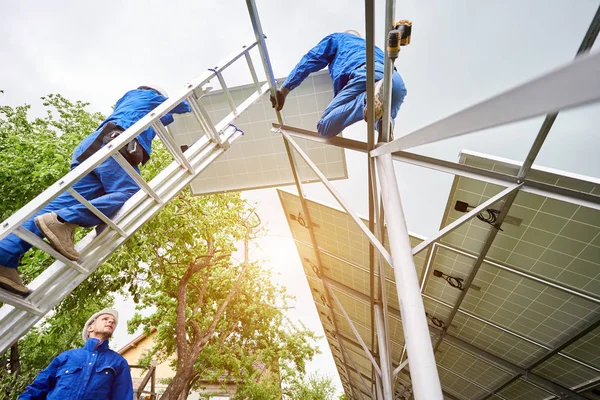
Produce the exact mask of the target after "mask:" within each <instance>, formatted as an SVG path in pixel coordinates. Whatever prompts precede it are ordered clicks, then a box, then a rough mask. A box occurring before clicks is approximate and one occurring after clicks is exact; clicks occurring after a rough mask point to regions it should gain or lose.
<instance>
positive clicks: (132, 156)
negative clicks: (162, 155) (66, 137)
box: [77, 122, 150, 167]
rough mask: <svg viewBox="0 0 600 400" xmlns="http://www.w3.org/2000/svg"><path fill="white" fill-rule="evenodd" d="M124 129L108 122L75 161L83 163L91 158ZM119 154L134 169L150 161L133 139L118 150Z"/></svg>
mask: <svg viewBox="0 0 600 400" xmlns="http://www.w3.org/2000/svg"><path fill="white" fill-rule="evenodd" d="M124 131H125V129H123V128H122V127H120V126H119V125H117V124H115V123H114V122H108V123H107V124H106V125H104V127H103V128H102V131H101V132H100V133H99V134H98V136H96V139H94V141H93V142H92V144H90V146H89V147H88V148H87V149H86V150H85V151H84V152H83V153H81V155H80V156H79V157H77V161H79V162H84V161H85V160H87V159H88V158H89V157H91V156H92V154H94V153H95V152H97V151H98V150H100V148H101V147H102V146H103V145H105V144H107V143H110V142H111V141H113V140H114V139H116V138H117V137H119V135H120V134H121V133H123V132H124ZM119 153H121V155H122V156H123V157H125V159H126V160H127V162H129V164H131V165H133V166H134V167H135V166H137V165H140V164H141V163H145V162H146V161H148V160H149V159H150V157H149V156H148V155H147V154H146V151H145V150H144V148H143V147H142V146H141V145H140V143H139V142H138V140H137V139H133V140H132V141H131V142H129V143H127V145H126V146H123V147H121V148H120V149H119Z"/></svg>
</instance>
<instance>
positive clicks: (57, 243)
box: [33, 217, 79, 261]
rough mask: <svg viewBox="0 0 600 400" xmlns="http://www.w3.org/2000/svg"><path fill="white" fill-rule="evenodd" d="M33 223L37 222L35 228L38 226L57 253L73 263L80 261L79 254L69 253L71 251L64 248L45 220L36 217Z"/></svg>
mask: <svg viewBox="0 0 600 400" xmlns="http://www.w3.org/2000/svg"><path fill="white" fill-rule="evenodd" d="M33 222H35V226H37V227H38V229H39V230H40V231H41V232H42V233H43V234H44V236H46V238H47V239H48V241H49V242H50V244H51V245H52V247H54V249H55V250H56V251H58V252H59V253H60V254H62V255H63V256H65V257H67V258H68V259H69V260H72V261H77V260H79V254H72V253H69V251H68V250H67V249H65V248H64V246H63V245H62V243H61V242H60V240H58V237H56V235H55V234H54V233H53V232H52V231H51V230H50V229H49V228H48V225H46V223H45V222H44V220H42V219H41V218H37V217H36V218H35V219H34V220H33Z"/></svg>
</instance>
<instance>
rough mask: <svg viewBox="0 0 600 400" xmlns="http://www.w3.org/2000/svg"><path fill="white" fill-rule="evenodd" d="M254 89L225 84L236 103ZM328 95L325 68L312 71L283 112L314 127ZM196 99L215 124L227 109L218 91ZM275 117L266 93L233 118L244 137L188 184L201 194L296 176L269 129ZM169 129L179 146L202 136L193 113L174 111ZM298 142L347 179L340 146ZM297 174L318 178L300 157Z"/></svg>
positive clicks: (330, 174)
mask: <svg viewBox="0 0 600 400" xmlns="http://www.w3.org/2000/svg"><path fill="white" fill-rule="evenodd" d="M255 90H256V87H255V86H253V85H245V86H239V87H234V88H229V92H230V94H231V96H232V98H233V100H234V103H235V104H236V106H239V105H240V104H241V103H242V102H243V101H244V100H245V99H246V98H248V97H249V96H250V95H251V94H252V93H254V91H255ZM332 98H333V90H332V83H331V78H330V77H329V74H328V73H327V71H322V72H319V73H316V74H312V75H311V76H309V77H308V78H307V79H306V80H304V82H303V83H302V84H301V85H300V86H299V87H298V88H296V89H295V90H293V91H292V92H290V94H289V95H288V97H287V99H286V104H285V107H284V109H283V116H284V118H285V120H286V122H287V123H290V124H294V126H297V127H301V128H306V129H311V130H314V129H315V127H316V125H317V121H318V120H319V118H320V115H321V113H322V111H323V110H324V109H325V107H326V106H327V105H328V103H329V101H331V99H332ZM200 103H201V104H202V105H203V106H204V108H205V109H206V110H207V112H208V114H209V116H210V118H211V121H212V122H213V123H215V124H216V123H217V122H219V121H221V120H222V119H223V118H224V117H225V116H226V115H228V114H229V113H230V112H231V110H230V107H229V103H228V102H227V98H226V96H225V94H224V93H223V91H221V90H218V91H214V92H209V93H208V94H206V95H204V96H202V97H201V99H200ZM276 121H277V118H276V115H275V112H274V110H273V109H272V108H271V103H270V101H269V95H268V93H265V94H264V95H263V96H262V97H261V98H260V99H259V100H258V101H257V102H256V103H255V104H254V105H252V106H251V107H250V108H249V109H248V110H247V111H245V112H244V113H242V114H241V115H240V116H239V117H238V118H237V119H236V121H235V122H234V124H235V126H236V127H238V128H239V129H241V130H242V131H243V132H244V135H243V136H242V137H241V138H239V139H238V140H237V141H236V143H235V144H234V145H233V146H231V148H230V149H228V150H227V151H226V152H225V153H224V154H223V155H222V156H221V157H220V158H219V159H217V160H216V161H215V162H214V163H212V164H211V165H210V166H209V167H207V168H206V171H204V172H203V173H202V174H201V175H200V176H199V177H198V178H197V179H195V180H194V181H193V182H192V183H191V185H190V186H191V188H192V192H193V193H194V194H196V195H201V194H207V193H215V192H223V191H239V190H248V189H257V188H265V187H274V186H282V185H290V184H293V183H294V178H293V176H292V170H291V168H290V165H289V160H288V155H287V152H286V150H285V146H284V143H283V139H282V138H281V137H280V135H279V134H276V133H273V132H271V128H272V126H271V123H272V122H276ZM169 130H170V132H171V133H172V135H173V137H174V138H175V141H176V142H177V144H178V145H180V146H181V145H191V144H192V143H194V142H195V141H196V140H197V139H198V138H200V137H201V136H202V135H204V134H205V133H204V131H203V129H202V128H201V127H200V124H199V123H198V121H197V120H196V118H195V117H194V115H193V114H183V115H175V122H174V123H173V124H171V125H170V126H169ZM297 141H298V143H299V145H300V146H301V147H302V148H303V150H304V151H306V153H307V154H308V155H309V156H310V157H311V159H312V160H313V161H314V162H315V163H316V164H317V165H318V166H319V168H320V169H321V171H322V172H323V173H324V174H325V176H326V177H327V178H328V179H330V180H336V179H345V178H347V177H348V173H347V168H346V159H345V156H344V150H343V149H340V148H337V147H332V146H325V145H323V144H319V143H315V142H309V141H306V140H304V139H298V140H297ZM297 159H299V157H297ZM298 174H299V178H300V179H301V180H302V181H308V182H312V181H316V180H317V179H318V178H316V175H314V172H313V171H312V170H311V169H310V168H309V167H308V166H307V165H305V163H304V161H303V160H301V159H299V160H298Z"/></svg>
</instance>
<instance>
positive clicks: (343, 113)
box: [317, 64, 406, 137]
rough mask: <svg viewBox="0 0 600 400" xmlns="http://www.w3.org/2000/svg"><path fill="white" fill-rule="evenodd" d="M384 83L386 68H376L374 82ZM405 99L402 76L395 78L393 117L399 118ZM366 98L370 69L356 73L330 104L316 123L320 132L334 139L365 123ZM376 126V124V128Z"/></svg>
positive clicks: (376, 66) (396, 73)
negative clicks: (351, 127) (356, 123)
mask: <svg viewBox="0 0 600 400" xmlns="http://www.w3.org/2000/svg"><path fill="white" fill-rule="evenodd" d="M381 79H383V65H382V64H376V65H375V81H379V80H381ZM405 96H406V87H405V86H404V81H403V80H402V77H401V76H400V74H399V73H398V72H396V71H394V73H393V74H392V104H391V110H390V111H391V117H392V119H394V118H396V115H397V114H398V110H400V106H401V105H402V102H403V101H404V97H405ZM366 97H367V68H366V66H363V67H360V68H357V69H355V70H354V71H353V72H352V74H351V75H350V80H349V81H348V83H347V84H346V86H344V88H343V89H342V90H340V92H339V93H338V94H337V96H335V97H334V98H333V100H331V103H329V105H328V106H327V108H326V109H325V111H324V112H323V116H322V117H321V119H320V120H319V122H318V123H317V132H319V135H321V136H324V137H333V136H336V135H338V134H339V133H341V132H342V131H343V130H344V129H345V128H346V127H348V126H350V125H352V124H353V123H355V122H358V121H360V120H362V119H363V109H364V108H365V104H366ZM376 126H377V124H376Z"/></svg>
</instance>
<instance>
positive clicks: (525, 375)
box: [444, 334, 586, 400]
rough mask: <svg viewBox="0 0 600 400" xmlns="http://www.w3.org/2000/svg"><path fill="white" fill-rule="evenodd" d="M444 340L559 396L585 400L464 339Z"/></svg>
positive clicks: (451, 338)
mask: <svg viewBox="0 0 600 400" xmlns="http://www.w3.org/2000/svg"><path fill="white" fill-rule="evenodd" d="M444 340H446V341H447V342H448V343H450V344H453V345H454V347H456V348H458V349H460V350H464V351H467V352H469V353H471V354H472V355H474V356H476V357H479V358H481V359H483V360H487V361H488V362H491V363H493V364H496V365H499V366H501V367H503V368H504V369H506V370H508V371H513V372H516V373H519V374H521V375H523V379H524V380H526V381H530V382H531V383H533V384H535V385H539V386H541V387H544V388H546V389H548V390H550V391H551V392H553V393H556V394H557V395H558V396H559V397H560V396H562V395H568V396H570V397H571V398H573V399H576V400H586V398H585V397H583V396H581V395H580V394H579V393H576V392H573V391H572V390H570V389H568V388H566V387H564V386H561V385H559V384H557V383H555V382H552V381H550V380H548V379H546V378H542V377H541V376H539V375H536V374H534V373H532V372H528V371H527V370H526V369H525V368H521V367H519V366H518V365H515V364H513V363H510V362H508V361H506V360H504V359H502V358H500V357H497V356H495V355H493V354H491V353H488V352H487V351H485V350H481V349H480V348H478V347H475V346H473V345H472V344H470V343H467V342H465V341H464V340H462V339H459V338H457V337H455V336H452V335H450V334H447V335H446V336H445V338H444Z"/></svg>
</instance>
